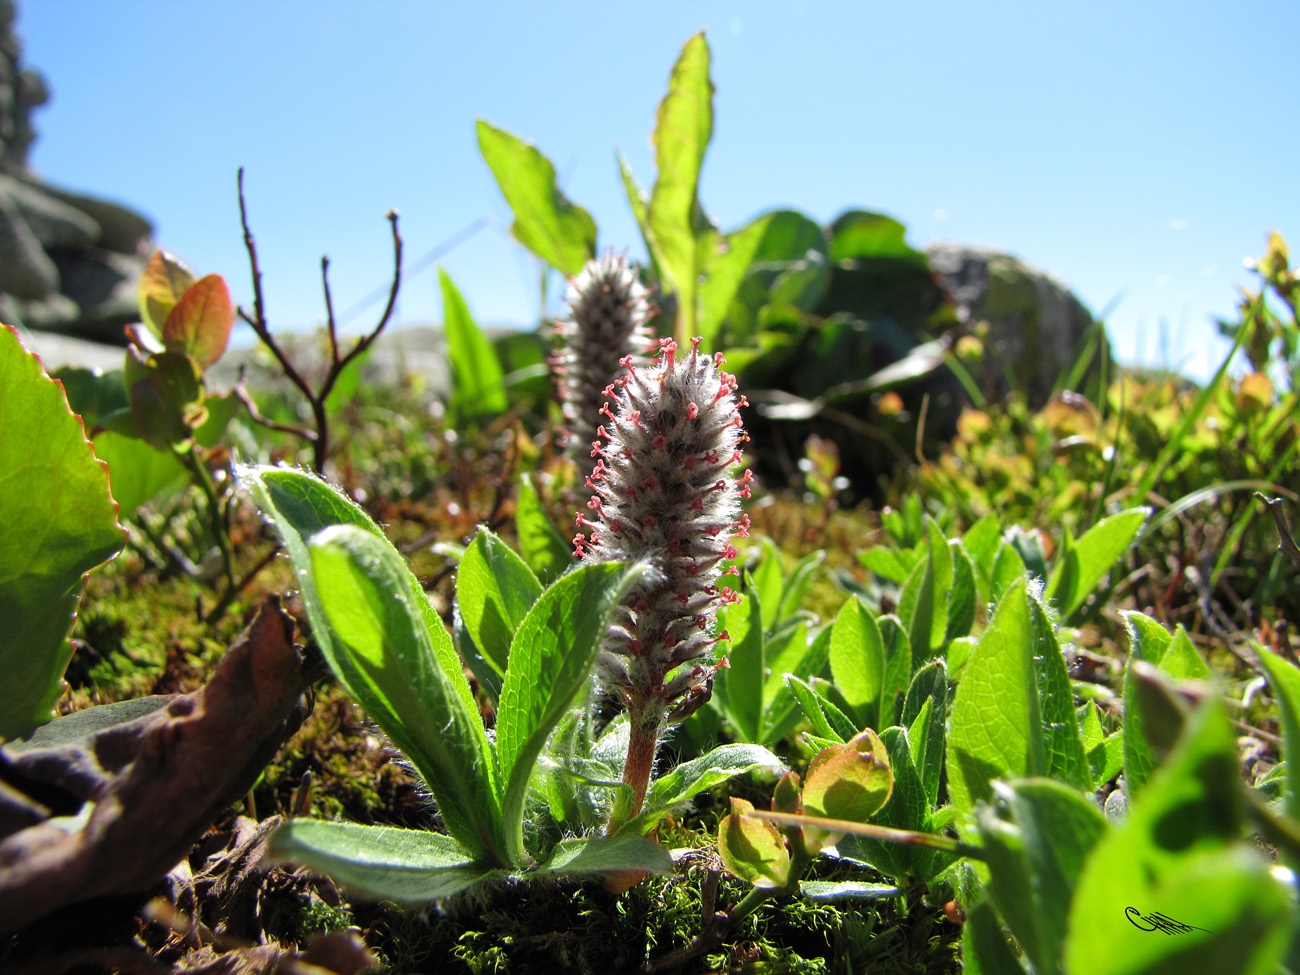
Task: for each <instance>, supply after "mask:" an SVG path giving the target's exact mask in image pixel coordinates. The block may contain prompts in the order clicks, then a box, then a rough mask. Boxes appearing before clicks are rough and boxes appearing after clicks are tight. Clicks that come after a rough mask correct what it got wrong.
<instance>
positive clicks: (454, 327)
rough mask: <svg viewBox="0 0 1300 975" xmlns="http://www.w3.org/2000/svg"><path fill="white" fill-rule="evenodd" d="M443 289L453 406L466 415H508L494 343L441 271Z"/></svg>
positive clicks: (444, 327) (444, 325)
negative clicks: (493, 347) (506, 413)
mask: <svg viewBox="0 0 1300 975" xmlns="http://www.w3.org/2000/svg"><path fill="white" fill-rule="evenodd" d="M438 281H439V283H440V284H441V286H442V317H443V325H442V327H443V332H444V334H445V336H446V339H447V356H448V358H449V359H450V360H451V376H452V387H453V391H452V403H453V404H454V406H455V409H456V410H457V411H459V412H460V413H461V414H463V415H467V416H486V415H490V414H494V413H503V412H505V409H506V406H507V402H506V387H505V376H504V374H503V373H502V372H501V363H500V362H499V361H498V360H497V354H496V352H495V351H493V349H492V343H491V342H489V341H488V340H487V336H485V335H484V334H483V332H482V331H480V330H479V327H478V324H477V323H476V322H475V321H474V318H473V316H472V315H470V313H469V306H468V305H466V304H465V299H464V298H462V297H461V294H460V292H459V291H458V290H457V289H456V285H454V284H453V283H452V280H451V278H450V277H448V276H447V272H446V271H444V270H442V269H441V268H439V269H438Z"/></svg>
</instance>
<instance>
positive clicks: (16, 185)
mask: <svg viewBox="0 0 1300 975" xmlns="http://www.w3.org/2000/svg"><path fill="white" fill-rule="evenodd" d="M0 196H5V197H7V198H8V199H10V200H12V201H13V204H14V206H15V207H16V208H17V210H18V212H19V214H21V216H22V218H23V220H24V222H26V224H27V226H28V228H29V229H30V230H31V232H32V235H33V236H34V237H35V238H36V239H37V240H38V241H40V244H41V247H43V248H44V249H45V250H46V251H49V250H51V249H53V248H56V247H68V248H78V249H80V248H86V247H93V246H94V245H95V244H97V243H98V242H99V239H100V237H101V236H102V234H101V232H100V228H99V224H98V223H96V222H95V221H94V220H93V219H92V218H91V217H90V216H89V215H88V214H86V213H83V212H82V211H81V210H78V209H76V208H75V207H71V206H68V204H66V203H64V202H62V201H61V200H58V199H55V198H54V197H53V196H51V195H50V194H49V193H47V192H45V191H43V190H42V189H40V188H39V187H37V186H34V185H32V184H31V183H28V182H24V181H22V180H18V179H14V178H13V177H12V176H5V175H2V174H0Z"/></svg>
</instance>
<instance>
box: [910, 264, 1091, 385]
mask: <svg viewBox="0 0 1300 975" xmlns="http://www.w3.org/2000/svg"><path fill="white" fill-rule="evenodd" d="M926 255H927V256H928V258H929V260H930V268H931V270H933V271H934V273H935V274H936V275H937V276H938V278H939V281H940V283H941V284H942V285H943V287H944V289H945V290H946V291H947V292H948V293H949V294H950V295H951V296H952V299H953V301H954V302H955V303H956V304H957V308H958V311H959V313H960V314H961V315H962V316H963V317H965V318H966V319H967V320H969V321H971V322H972V323H974V322H980V321H986V322H988V326H989V328H988V335H987V337H986V338H985V359H984V363H985V369H986V372H987V373H988V374H989V375H990V376H991V377H992V379H993V383H994V386H995V389H994V390H993V392H996V393H1006V392H1009V391H1012V390H1019V391H1020V392H1023V393H1024V394H1025V396H1026V398H1027V399H1028V401H1029V404H1030V406H1031V407H1033V408H1038V407H1040V406H1042V405H1043V404H1044V403H1046V402H1047V400H1048V398H1050V396H1051V395H1052V388H1053V386H1054V384H1055V383H1056V380H1057V378H1058V377H1059V376H1060V375H1061V374H1062V373H1063V372H1065V371H1066V370H1068V369H1069V368H1071V367H1072V366H1073V365H1074V363H1075V359H1076V357H1077V356H1078V354H1079V351H1080V346H1081V343H1082V340H1083V337H1084V333H1085V332H1086V331H1087V330H1088V328H1089V327H1090V326H1091V325H1092V324H1093V318H1092V313H1091V312H1089V311H1088V309H1087V308H1086V307H1085V306H1084V304H1083V302H1081V301H1080V300H1079V299H1078V298H1077V297H1075V295H1074V294H1073V292H1071V291H1070V289H1069V288H1068V287H1066V286H1065V285H1064V284H1062V283H1061V282H1060V281H1059V280H1057V279H1056V278H1054V277H1052V276H1051V275H1050V274H1048V273H1047V272H1046V271H1042V270H1040V269H1038V268H1036V267H1034V266H1032V265H1030V264H1027V263H1025V262H1024V261H1022V260H1020V259H1019V258H1017V257H1015V256H1013V255H1011V254H1008V253H1005V252H1004V251H1000V250H997V249H994V248H989V247H977V246H973V245H970V244H959V243H939V244H932V245H931V246H929V247H927V248H926Z"/></svg>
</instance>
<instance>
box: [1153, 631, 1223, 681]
mask: <svg viewBox="0 0 1300 975" xmlns="http://www.w3.org/2000/svg"><path fill="white" fill-rule="evenodd" d="M1160 669H1161V670H1163V671H1164V672H1165V673H1166V674H1168V675H1169V676H1170V677H1172V678H1173V679H1174V680H1213V679H1214V674H1213V673H1212V671H1211V670H1210V666H1209V664H1207V663H1206V662H1205V660H1204V658H1202V657H1201V655H1200V654H1199V653H1197V652H1196V647H1195V646H1193V645H1192V638H1191V637H1190V636H1188V635H1187V630H1186V629H1185V628H1184V627H1183V624H1181V623H1179V624H1178V626H1177V628H1175V630H1174V637H1173V639H1172V640H1170V641H1169V647H1168V649H1166V650H1165V652H1164V655H1163V656H1162V657H1161V658H1160Z"/></svg>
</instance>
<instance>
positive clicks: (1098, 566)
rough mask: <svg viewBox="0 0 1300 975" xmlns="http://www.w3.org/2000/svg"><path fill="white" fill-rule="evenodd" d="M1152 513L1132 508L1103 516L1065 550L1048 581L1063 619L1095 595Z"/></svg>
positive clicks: (1050, 597) (1048, 594)
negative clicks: (1106, 516) (1094, 592)
mask: <svg viewBox="0 0 1300 975" xmlns="http://www.w3.org/2000/svg"><path fill="white" fill-rule="evenodd" d="M1149 514H1151V509H1150V508H1132V509H1130V510H1128V511H1121V512H1120V513H1119V514H1115V515H1111V516H1110V517H1109V518H1103V519H1102V520H1101V521H1099V522H1097V524H1095V525H1093V526H1092V527H1091V528H1089V529H1088V531H1086V532H1085V533H1084V535H1083V537H1082V538H1080V539H1079V540H1078V541H1077V542H1075V543H1074V544H1073V545H1072V546H1070V548H1069V549H1068V550H1067V551H1066V552H1065V553H1064V557H1063V558H1062V559H1061V560H1060V561H1059V562H1057V564H1056V566H1055V567H1054V568H1053V569H1052V575H1051V577H1050V578H1049V579H1048V582H1047V597H1048V598H1049V599H1053V600H1055V601H1056V603H1057V605H1058V606H1060V609H1061V618H1062V619H1065V620H1068V619H1070V618H1071V617H1072V616H1073V615H1074V613H1075V612H1076V611H1077V610H1078V609H1079V607H1081V606H1082V605H1083V604H1084V601H1085V600H1087V598H1088V597H1089V596H1090V595H1092V592H1093V590H1094V589H1096V587H1097V584H1098V583H1099V582H1101V580H1102V577H1103V576H1105V575H1106V573H1108V572H1110V570H1111V569H1112V568H1114V566H1115V563H1116V562H1118V561H1119V559H1120V557H1121V556H1122V555H1123V554H1124V553H1125V552H1127V551H1128V550H1129V546H1131V545H1132V544H1133V539H1135V538H1136V537H1137V533H1138V531H1139V530H1140V529H1141V528H1142V523H1143V522H1144V521H1146V520H1147V516H1148V515H1149Z"/></svg>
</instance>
